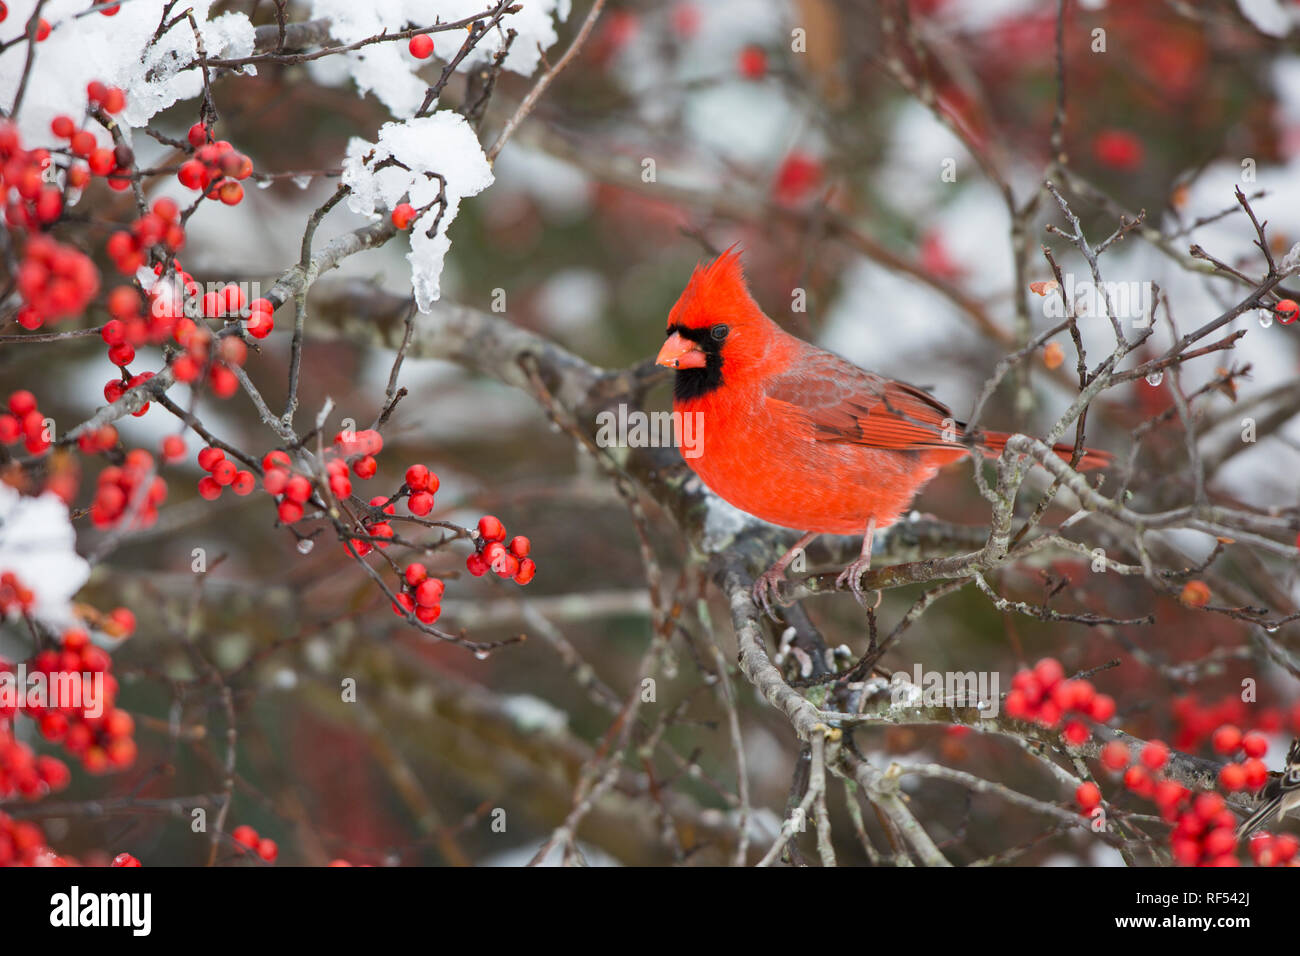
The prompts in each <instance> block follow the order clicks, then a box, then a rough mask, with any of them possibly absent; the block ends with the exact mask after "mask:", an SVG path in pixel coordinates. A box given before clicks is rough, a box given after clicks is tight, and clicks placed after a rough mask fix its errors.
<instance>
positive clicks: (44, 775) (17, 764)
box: [0, 727, 72, 800]
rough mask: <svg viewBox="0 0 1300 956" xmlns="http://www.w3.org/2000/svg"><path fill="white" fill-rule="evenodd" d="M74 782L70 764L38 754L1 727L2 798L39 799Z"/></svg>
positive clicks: (0, 794)
mask: <svg viewBox="0 0 1300 956" xmlns="http://www.w3.org/2000/svg"><path fill="white" fill-rule="evenodd" d="M71 780H72V773H71V772H70V771H69V770H68V765H67V764H65V763H64V762H63V761H62V760H60V759H58V758H57V757H50V756H46V755H45V754H41V755H40V756H37V754H36V753H35V752H34V751H33V750H32V748H31V747H29V746H27V744H25V743H23V742H22V741H21V740H15V739H14V736H13V734H12V733H11V732H10V731H9V730H7V729H5V728H2V727H0V799H8V798H10V797H22V798H24V799H26V800H39V799H40V798H41V797H43V796H45V795H46V794H48V793H56V792H58V791H59V790H62V789H64V788H65V787H66V786H67V785H68V784H69V783H70V782H71Z"/></svg>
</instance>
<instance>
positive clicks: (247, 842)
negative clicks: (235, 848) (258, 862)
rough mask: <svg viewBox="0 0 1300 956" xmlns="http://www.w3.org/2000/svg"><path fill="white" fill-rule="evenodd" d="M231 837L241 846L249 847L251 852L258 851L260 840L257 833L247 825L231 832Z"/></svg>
mask: <svg viewBox="0 0 1300 956" xmlns="http://www.w3.org/2000/svg"><path fill="white" fill-rule="evenodd" d="M230 836H231V838H232V839H233V840H234V841H235V842H236V843H238V844H239V845H240V846H243V847H247V848H248V849H250V850H256V849H257V844H258V841H259V840H260V837H258V835H257V831H256V830H254V829H253V828H252V827H250V826H249V825H248V824H247V823H245V824H243V825H242V826H237V827H235V829H234V830H232V831H231V832H230Z"/></svg>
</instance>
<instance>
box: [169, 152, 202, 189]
mask: <svg viewBox="0 0 1300 956" xmlns="http://www.w3.org/2000/svg"><path fill="white" fill-rule="evenodd" d="M176 178H177V179H179V180H180V183H181V185H182V186H184V187H185V188H186V189H202V188H203V187H204V185H206V183H207V179H208V168H207V167H206V166H204V165H203V164H202V163H201V162H199V161H198V160H197V159H188V160H186V161H185V162H183V163H181V168H180V169H178V170H177V171H176Z"/></svg>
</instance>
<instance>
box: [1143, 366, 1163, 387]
mask: <svg viewBox="0 0 1300 956" xmlns="http://www.w3.org/2000/svg"><path fill="white" fill-rule="evenodd" d="M1164 380H1165V373H1164V372H1162V371H1161V370H1160V369H1156V370H1155V371H1154V372H1147V384H1148V385H1150V386H1151V387H1152V388H1157V387H1159V385H1160V383H1161V382H1163V381H1164Z"/></svg>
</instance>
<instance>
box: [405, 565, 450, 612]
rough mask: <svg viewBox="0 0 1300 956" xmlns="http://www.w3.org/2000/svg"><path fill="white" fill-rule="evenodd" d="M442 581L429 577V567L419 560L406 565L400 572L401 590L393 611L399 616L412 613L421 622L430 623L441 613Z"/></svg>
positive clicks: (443, 588)
mask: <svg viewBox="0 0 1300 956" xmlns="http://www.w3.org/2000/svg"><path fill="white" fill-rule="evenodd" d="M444 590H445V587H444V586H443V583H442V581H440V580H439V579H438V578H431V577H429V569H428V568H426V567H425V566H424V565H423V564H420V563H419V562H413V563H411V564H408V565H407V566H406V570H405V571H404V572H403V573H402V590H401V591H399V592H398V595H397V601H396V602H395V603H394V604H393V611H394V613H396V614H397V615H398V616H399V617H405V616H406V615H408V614H414V615H415V617H416V620H418V621H419V622H420V623H421V624H432V623H433V622H434V621H436V620H438V618H439V616H440V615H441V614H442V594H443V591H444Z"/></svg>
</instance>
